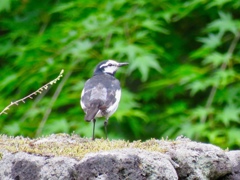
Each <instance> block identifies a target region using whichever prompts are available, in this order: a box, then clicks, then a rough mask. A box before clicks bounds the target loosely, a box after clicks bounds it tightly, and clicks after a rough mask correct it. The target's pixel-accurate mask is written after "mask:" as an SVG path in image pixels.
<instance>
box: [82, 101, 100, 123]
mask: <svg viewBox="0 0 240 180" xmlns="http://www.w3.org/2000/svg"><path fill="white" fill-rule="evenodd" d="M98 111H99V108H98V105H97V104H92V105H91V108H89V109H88V110H87V113H86V115H85V117H84V120H85V121H91V120H93V119H94V118H95V116H96V114H97V112H98Z"/></svg>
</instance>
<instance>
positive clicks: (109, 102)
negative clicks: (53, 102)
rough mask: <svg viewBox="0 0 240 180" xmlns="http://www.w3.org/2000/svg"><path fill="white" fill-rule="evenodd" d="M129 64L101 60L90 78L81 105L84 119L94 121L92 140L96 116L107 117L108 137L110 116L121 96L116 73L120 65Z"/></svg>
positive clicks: (85, 86)
mask: <svg viewBox="0 0 240 180" xmlns="http://www.w3.org/2000/svg"><path fill="white" fill-rule="evenodd" d="M125 65H128V63H127V62H117V61H115V60H111V59H110V60H105V61H102V62H100V63H99V64H98V65H97V66H96V67H95V70H94V73H93V76H92V77H91V78H90V79H88V80H87V81H86V82H85V84H84V88H83V90H82V93H81V99H80V105H81V107H82V109H83V111H84V112H85V117H84V120H85V121H87V122H91V121H92V122H93V133H92V140H94V139H95V123H96V118H98V117H105V118H106V119H105V121H104V129H105V136H106V139H107V125H108V119H109V117H110V116H111V115H112V114H113V113H114V112H115V111H116V110H117V108H118V104H119V102H120V98H121V86H120V82H119V80H118V79H116V78H115V73H116V71H117V70H118V68H119V67H122V66H125Z"/></svg>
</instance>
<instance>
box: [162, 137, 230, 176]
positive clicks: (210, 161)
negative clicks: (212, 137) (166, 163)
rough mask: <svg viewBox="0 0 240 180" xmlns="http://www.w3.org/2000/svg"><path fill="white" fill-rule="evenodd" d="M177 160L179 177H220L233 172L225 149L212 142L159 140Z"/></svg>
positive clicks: (185, 139)
mask: <svg viewBox="0 0 240 180" xmlns="http://www.w3.org/2000/svg"><path fill="white" fill-rule="evenodd" d="M159 144H160V145H161V146H162V147H165V148H166V151H167V153H166V154H169V155H170V157H171V158H172V160H173V161H175V162H176V163H177V164H178V165H179V168H176V170H177V173H178V177H179V179H188V180H196V179H218V178H220V177H222V176H224V175H226V174H227V173H229V172H231V167H232V165H231V161H230V159H229V157H228V156H227V154H226V153H225V151H223V150H222V149H220V148H219V147H216V146H214V145H211V144H204V143H197V142H193V141H190V140H189V139H187V138H178V139H177V140H176V141H175V143H171V142H169V141H159Z"/></svg>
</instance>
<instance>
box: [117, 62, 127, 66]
mask: <svg viewBox="0 0 240 180" xmlns="http://www.w3.org/2000/svg"><path fill="white" fill-rule="evenodd" d="M128 64H129V63H127V62H123V63H118V67H121V66H126V65H128Z"/></svg>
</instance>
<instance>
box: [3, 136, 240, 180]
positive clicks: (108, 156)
mask: <svg viewBox="0 0 240 180" xmlns="http://www.w3.org/2000/svg"><path fill="white" fill-rule="evenodd" d="M65 138H66V137H65ZM50 140H51V141H52V140H53V138H52V139H50ZM45 141H48V139H46V138H44V139H42V140H41V141H40V142H41V143H44V142H45ZM58 141H61V138H60V139H58ZM68 141H69V142H71V143H74V141H73V140H72V139H69V140H67V141H66V139H65V140H64V142H68ZM156 141H157V142H158V144H159V146H160V147H161V148H162V149H163V151H164V154H163V153H160V152H150V151H146V150H140V149H133V148H125V149H118V150H117V149H115V150H111V151H104V152H103V151H102V152H96V153H89V154H87V155H85V157H84V158H83V159H81V160H77V159H74V158H70V157H54V156H40V155H35V154H29V153H25V152H17V153H10V152H8V151H7V150H6V149H3V148H1V144H0V180H33V179H34V180H85V179H86V180H111V179H113V180H115V179H126V180H131V179H133V180H135V179H138V180H147V179H150V180H151V179H162V180H168V179H169V180H175V179H176V180H177V179H180V180H215V179H216V180H238V179H239V180H240V151H229V152H225V151H223V150H222V149H220V148H219V147H216V146H214V145H211V144H204V143H197V142H193V141H190V140H189V139H186V138H181V137H180V138H177V140H176V141H164V140H156ZM83 143H84V142H83Z"/></svg>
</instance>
